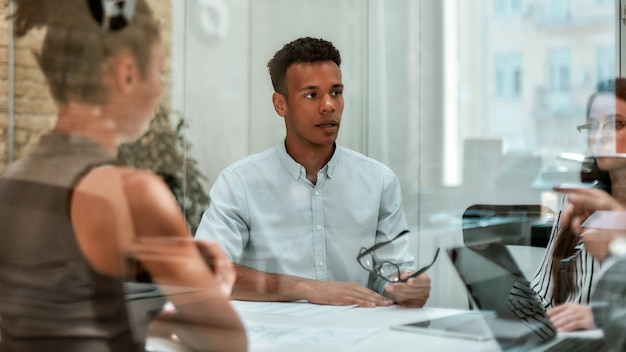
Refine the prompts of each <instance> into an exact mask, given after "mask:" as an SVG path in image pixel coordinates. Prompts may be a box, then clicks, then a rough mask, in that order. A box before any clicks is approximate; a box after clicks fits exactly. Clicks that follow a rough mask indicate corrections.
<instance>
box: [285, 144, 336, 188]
mask: <svg viewBox="0 0 626 352" xmlns="http://www.w3.org/2000/svg"><path fill="white" fill-rule="evenodd" d="M285 142H286V140H285V139H283V142H282V143H281V144H280V146H279V147H278V156H279V157H280V160H281V162H282V163H283V165H285V167H286V168H287V170H288V171H289V173H290V174H291V176H293V178H294V179H296V180H297V179H298V177H300V176H301V175H302V177H306V170H305V169H304V166H302V165H300V164H298V162H296V161H295V160H293V158H292V157H291V155H289V154H288V153H287V147H286V145H285ZM338 149H339V146H338V145H337V143H336V142H335V150H334V151H333V156H332V157H331V158H330V160H329V161H328V163H326V165H324V167H323V168H322V170H321V171H322V172H325V173H326V177H328V178H332V176H333V173H334V172H335V168H336V167H337V162H338V160H339V153H337V150H338Z"/></svg>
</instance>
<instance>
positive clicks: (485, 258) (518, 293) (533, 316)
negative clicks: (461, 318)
mask: <svg viewBox="0 0 626 352" xmlns="http://www.w3.org/2000/svg"><path fill="white" fill-rule="evenodd" d="M447 253H448V256H449V257H450V260H451V261H452V264H453V265H454V268H455V269H456V271H457V273H458V274H459V276H460V277H461V280H462V281H463V283H464V284H465V287H466V288H467V291H468V296H469V299H470V303H471V304H472V305H473V306H474V307H475V308H477V309H480V310H481V311H489V312H491V313H492V314H484V315H483V316H484V319H485V322H486V326H487V327H488V329H489V330H490V331H491V333H492V335H493V337H494V338H495V340H496V341H497V343H498V345H499V346H500V348H501V349H502V350H503V351H555V352H556V351H594V352H595V351H608V348H607V346H606V344H605V342H604V339H603V338H601V337H600V336H596V337H595V338H591V337H580V336H571V334H561V335H559V336H558V337H557V332H556V329H555V328H554V326H553V325H552V323H551V322H550V319H549V318H548V316H547V315H546V312H545V309H544V308H543V306H542V305H541V302H540V301H539V298H538V297H537V296H536V294H535V292H534V291H533V290H532V289H531V288H530V283H529V281H528V280H527V279H526V278H525V277H524V275H523V274H522V271H521V270H520V269H519V266H518V265H517V263H516V262H515V260H514V259H513V257H512V256H511V254H510V252H509V251H508V249H507V247H506V245H504V244H503V243H501V242H491V243H480V244H472V245H468V246H462V247H456V248H452V249H449V250H448V251H447ZM563 335H570V336H563ZM574 348H580V349H574Z"/></svg>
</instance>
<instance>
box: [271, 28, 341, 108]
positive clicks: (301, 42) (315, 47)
mask: <svg viewBox="0 0 626 352" xmlns="http://www.w3.org/2000/svg"><path fill="white" fill-rule="evenodd" d="M320 61H333V62H334V63H336V64H337V66H341V55H340V54H339V50H337V48H335V47H334V46H333V44H332V43H331V42H329V41H326V40H324V39H318V38H311V37H305V38H299V39H296V40H294V41H292V42H290V43H287V44H285V45H284V46H283V47H282V49H280V50H279V51H277V52H276V53H275V54H274V57H272V59H271V60H270V61H269V62H268V63H267V68H268V69H269V71H270V78H271V79H272V86H274V91H275V92H278V93H280V94H282V95H284V96H285V97H287V83H286V82H285V76H286V74H287V69H288V68H289V66H291V65H292V64H295V63H309V62H320Z"/></svg>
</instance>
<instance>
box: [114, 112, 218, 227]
mask: <svg viewBox="0 0 626 352" xmlns="http://www.w3.org/2000/svg"><path fill="white" fill-rule="evenodd" d="M169 112H170V110H168V109H167V108H165V107H163V106H159V108H158V109H157V112H156V114H155V116H154V118H153V119H152V121H151V122H150V127H149V128H148V131H147V132H146V134H144V135H143V136H142V137H141V138H139V139H138V140H137V141H135V142H133V143H127V144H123V145H121V146H120V148H119V152H118V158H119V159H120V160H122V161H123V162H125V163H126V164H128V165H130V166H132V167H136V168H138V169H144V170H150V171H152V172H154V173H155V174H157V175H159V176H161V178H163V180H164V181H165V183H167V185H168V186H169V188H170V190H171V191H172V193H173V194H174V196H175V197H176V200H177V201H178V205H179V206H180V208H181V210H182V211H183V213H184V214H185V218H186V219H187V223H188V224H189V229H190V231H191V233H192V234H194V233H195V231H196V228H197V227H198V224H199V222H200V217H201V216H202V212H203V211H204V210H205V209H206V208H207V207H208V205H209V202H210V199H209V196H208V194H207V193H206V191H205V190H204V187H203V186H202V181H205V180H206V177H205V176H204V175H203V174H202V173H200V171H198V168H197V162H196V160H195V159H193V158H191V157H190V156H189V155H188V152H189V150H190V148H191V145H190V143H189V142H188V141H187V140H186V138H185V136H184V129H185V127H186V124H185V120H184V118H183V117H182V116H181V118H180V121H179V122H178V123H177V124H176V127H173V126H172V122H171V121H170V119H169Z"/></svg>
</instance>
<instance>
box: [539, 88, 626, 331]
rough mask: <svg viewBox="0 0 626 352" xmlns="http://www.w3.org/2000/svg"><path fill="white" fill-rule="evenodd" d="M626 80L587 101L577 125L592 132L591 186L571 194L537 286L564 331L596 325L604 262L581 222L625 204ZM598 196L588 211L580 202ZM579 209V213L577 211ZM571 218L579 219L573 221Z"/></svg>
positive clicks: (587, 176)
mask: <svg viewBox="0 0 626 352" xmlns="http://www.w3.org/2000/svg"><path fill="white" fill-rule="evenodd" d="M625 127H626V79H624V78H617V79H614V80H609V81H606V82H601V83H600V84H598V87H597V90H596V92H595V93H594V94H593V95H592V96H591V97H590V98H589V100H588V103H587V121H586V123H585V124H583V125H581V126H578V130H579V131H580V132H584V133H587V140H588V144H589V150H590V152H591V154H592V157H589V158H586V159H585V162H584V163H583V165H582V169H581V181H583V182H585V183H588V184H589V185H591V186H592V187H589V188H587V189H583V188H580V189H573V190H565V189H561V188H559V187H555V190H556V191H559V192H567V193H568V194H567V196H566V205H565V207H564V209H563V210H562V211H561V213H560V214H559V218H558V219H557V222H556V224H555V226H554V229H553V231H552V235H551V238H550V242H549V243H548V246H547V249H546V255H545V257H544V259H543V262H542V263H541V265H540V266H539V268H538V272H537V274H536V275H535V277H534V279H533V282H532V288H533V289H534V290H535V291H536V292H537V293H538V294H539V296H540V297H541V298H542V301H543V303H544V306H545V307H546V308H548V316H549V317H550V319H551V320H552V322H553V324H554V326H555V327H556V328H557V329H558V330H559V331H572V330H578V329H593V328H595V323H594V319H593V313H592V311H591V308H590V307H589V302H590V296H591V294H592V291H593V288H594V287H595V281H594V277H596V279H597V274H598V273H599V271H600V262H599V261H598V260H596V259H594V257H593V256H592V255H591V253H589V252H588V251H587V250H586V249H585V248H584V246H583V243H582V239H581V237H580V235H581V233H582V231H581V229H580V225H581V223H582V222H583V221H584V220H585V219H586V218H587V217H588V216H589V215H591V214H592V213H593V212H594V211H596V210H611V209H613V208H617V207H620V206H621V207H623V206H626V128H625ZM589 199H592V200H594V202H593V204H592V205H588V206H587V208H585V210H584V211H583V212H581V211H580V210H576V209H577V208H579V203H580V202H581V201H582V202H587V201H588V200H589ZM574 212H576V213H577V216H573V215H572V214H573V213H574ZM571 220H574V221H573V222H572V221H571Z"/></svg>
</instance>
